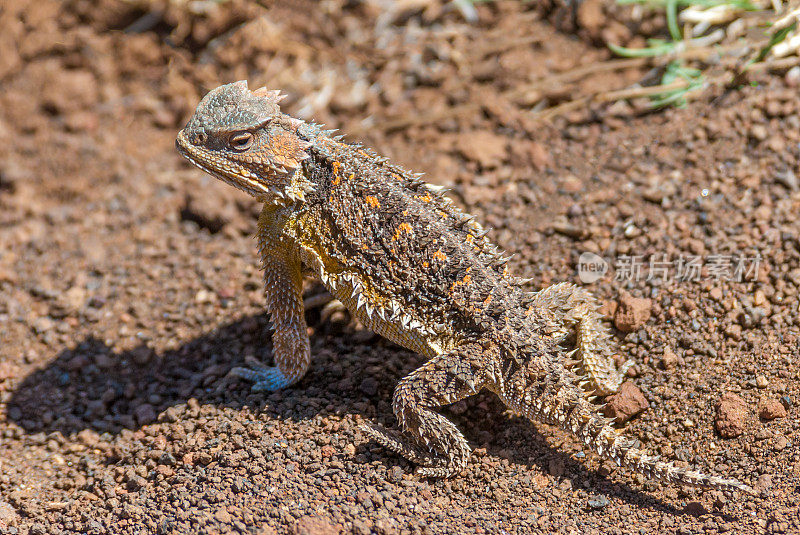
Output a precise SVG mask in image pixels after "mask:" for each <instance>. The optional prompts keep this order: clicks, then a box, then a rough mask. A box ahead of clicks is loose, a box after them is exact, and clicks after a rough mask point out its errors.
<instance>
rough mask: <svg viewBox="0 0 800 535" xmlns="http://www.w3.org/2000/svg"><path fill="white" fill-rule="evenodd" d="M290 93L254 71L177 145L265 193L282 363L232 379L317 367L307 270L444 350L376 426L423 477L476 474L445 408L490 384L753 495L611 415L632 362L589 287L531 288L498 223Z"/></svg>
mask: <svg viewBox="0 0 800 535" xmlns="http://www.w3.org/2000/svg"><path fill="white" fill-rule="evenodd" d="M280 100H281V96H280V93H279V92H278V91H269V90H267V89H266V88H261V89H258V90H255V91H251V90H249V89H248V87H247V82H245V81H240V82H236V83H232V84H228V85H224V86H221V87H218V88H216V89H214V90H213V91H211V92H210V93H209V94H208V95H206V96H205V97H204V98H203V100H202V101H201V102H200V104H199V105H198V107H197V110H196V111H195V113H194V115H193V117H192V118H191V119H190V121H189V122H188V124H187V125H186V127H185V128H184V129H183V130H181V131H180V132H179V134H178V137H177V140H176V145H177V148H178V150H179V151H180V153H181V154H182V155H183V156H184V157H186V158H187V159H189V160H190V161H191V162H192V163H194V164H195V165H196V166H198V167H199V168H201V169H203V170H204V171H206V172H208V173H210V174H211V175H213V176H215V177H217V178H219V179H221V180H223V181H225V182H227V183H229V184H231V185H233V186H235V187H237V188H239V189H241V190H243V191H245V192H247V193H249V194H250V195H252V196H254V197H255V198H256V199H258V200H259V201H261V202H263V210H262V212H261V216H260V218H259V222H258V246H259V251H260V255H261V259H262V263H263V268H264V277H265V295H266V306H267V310H268V311H269V313H270V314H271V319H272V325H273V328H274V331H275V332H274V335H273V354H274V358H275V366H274V367H265V366H254V367H250V368H235V369H234V370H233V373H235V374H236V375H238V376H240V377H242V378H245V379H247V380H250V381H253V382H254V386H253V388H255V389H257V390H268V391H273V390H277V389H280V388H284V387H287V386H289V385H292V384H294V383H296V382H297V381H299V380H300V379H301V378H302V377H303V375H304V374H305V373H306V371H307V370H308V368H309V365H310V363H311V350H310V346H309V338H308V334H307V330H306V322H305V318H304V310H303V300H302V295H301V291H302V271H301V269H302V267H303V266H305V267H306V268H310V270H311V271H313V273H314V274H315V275H316V276H317V277H318V278H319V279H320V280H321V281H322V283H323V284H324V285H325V286H326V287H327V288H328V290H329V291H330V292H331V293H332V294H333V295H334V296H335V297H336V298H338V299H339V300H340V301H341V302H342V303H343V304H344V306H346V307H347V308H348V309H349V310H350V311H351V312H352V313H353V314H354V315H355V316H356V317H357V318H358V319H359V320H360V321H361V322H362V323H363V324H364V325H365V326H366V327H368V328H370V329H372V330H374V331H375V332H376V333H378V334H380V335H382V336H384V337H386V338H388V339H389V340H392V341H394V342H395V343H397V344H400V345H402V346H404V347H406V348H408V349H410V350H412V351H415V352H418V353H420V354H422V355H424V356H425V357H427V358H428V359H429V360H427V362H426V363H425V364H424V365H422V366H421V367H419V368H418V369H417V370H415V371H414V372H412V373H410V374H409V375H408V376H406V377H404V378H403V379H402V380H401V381H400V383H399V384H398V385H397V388H396V390H395V393H394V397H393V409H394V413H395V415H396V417H397V420H398V422H399V425H400V431H394V430H387V429H384V428H382V427H379V426H377V425H371V424H368V425H366V426H365V430H366V431H367V433H368V434H369V435H370V436H371V437H373V438H374V439H375V440H376V441H377V442H379V443H380V444H382V445H383V446H385V447H387V448H388V449H390V450H393V451H395V452H397V453H399V454H400V455H402V456H404V457H406V458H407V459H409V460H410V461H412V462H414V463H416V464H419V465H421V466H420V468H419V469H418V473H419V474H421V475H422V476H429V477H450V476H454V475H456V474H458V473H460V472H461V471H462V470H464V468H465V467H466V465H467V462H468V459H469V456H470V448H469V445H468V444H467V441H466V440H465V438H464V436H463V435H462V434H461V432H460V431H459V430H458V429H457V428H456V426H455V425H454V424H453V423H452V422H450V421H449V420H447V419H446V418H444V417H443V416H442V415H441V414H439V413H438V412H436V409H437V408H439V407H441V406H443V405H447V404H450V403H454V402H456V401H458V400H461V399H464V398H466V397H468V396H471V395H473V394H476V393H478V392H479V391H481V390H483V389H486V390H490V391H492V392H494V393H495V394H496V395H497V396H499V398H500V399H501V400H502V401H503V402H504V403H505V404H506V405H507V406H508V407H509V408H511V409H512V410H513V411H514V412H516V413H518V414H521V415H524V416H525V417H527V418H529V419H532V420H540V421H543V422H546V423H549V424H554V425H558V426H560V427H562V428H564V429H567V430H570V431H572V432H573V433H575V435H577V436H578V437H579V438H580V439H581V440H582V441H583V442H584V443H585V444H586V445H587V446H588V447H590V448H591V449H593V450H595V451H596V452H597V453H598V454H600V455H601V456H602V457H604V458H608V459H612V460H614V461H616V462H617V463H618V464H621V465H624V466H627V467H630V468H632V469H633V470H636V471H638V472H641V473H642V474H644V475H645V476H648V477H651V478H655V479H660V480H664V481H679V482H681V483H684V484H688V485H695V486H707V487H717V488H729V489H741V490H745V491H749V490H750V489H749V487H747V486H746V485H744V484H742V483H740V482H738V481H735V480H731V479H722V478H719V477H715V476H709V475H705V474H702V473H700V472H697V471H694V470H688V469H685V468H679V467H676V466H675V465H673V464H671V463H668V462H661V461H659V460H657V458H656V457H653V456H650V455H648V454H647V453H645V452H643V451H642V450H640V449H638V448H637V446H636V442H635V441H634V440H633V439H631V438H629V437H627V436H626V435H624V434H622V433H621V432H619V431H618V430H617V429H616V428H615V427H614V426H613V425H612V421H611V420H610V419H608V418H605V417H603V416H602V415H601V414H600V413H599V407H598V405H596V404H595V403H594V402H593V400H594V398H595V396H601V395H605V394H609V393H611V392H614V391H615V390H616V389H617V387H618V386H619V384H620V382H621V381H622V377H623V372H624V369H617V368H616V367H615V366H614V363H613V361H612V359H611V351H610V349H609V348H610V343H609V342H608V340H607V335H606V332H605V329H604V327H603V326H602V323H601V321H600V315H599V314H598V313H597V311H596V308H597V307H596V305H595V303H594V300H593V299H592V297H591V295H590V294H589V293H588V292H586V291H585V290H583V289H580V288H577V287H575V286H572V285H569V284H556V285H554V286H551V287H548V288H545V289H543V290H541V291H539V292H537V293H530V292H527V291H525V290H524V289H523V288H522V287H521V280H520V279H518V278H516V277H514V276H513V275H512V274H510V273H509V270H508V268H507V265H506V264H507V260H508V258H507V257H505V256H503V255H502V254H501V252H500V251H499V250H498V248H497V247H495V246H494V245H492V243H491V242H490V241H489V240H488V238H487V237H486V234H487V232H486V231H485V230H484V229H483V228H482V227H481V226H480V225H479V224H478V223H477V222H476V221H475V220H474V219H473V218H472V217H471V216H469V215H467V214H465V213H464V212H462V211H461V210H459V209H458V208H457V207H456V206H455V205H454V204H453V203H452V202H451V201H450V200H449V199H448V198H447V197H446V196H444V195H443V193H442V191H440V189H439V188H437V187H434V186H433V185H431V184H427V183H425V182H423V181H422V180H421V179H420V178H419V176H418V175H414V174H411V173H409V172H408V171H406V170H404V169H402V168H400V167H398V166H396V165H393V164H391V163H389V162H388V161H387V160H386V159H384V158H381V157H379V156H378V155H376V154H375V153H374V152H372V151H371V150H369V149H366V148H364V147H362V146H360V145H357V144H348V143H345V142H343V141H342V139H341V138H340V137H335V136H333V135H332V133H331V132H328V131H324V130H322V129H321V128H320V127H318V126H316V125H314V124H310V123H307V122H304V121H302V120H299V119H296V118H293V117H291V116H289V115H286V114H284V113H282V112H281V110H280V107H279V101H280Z"/></svg>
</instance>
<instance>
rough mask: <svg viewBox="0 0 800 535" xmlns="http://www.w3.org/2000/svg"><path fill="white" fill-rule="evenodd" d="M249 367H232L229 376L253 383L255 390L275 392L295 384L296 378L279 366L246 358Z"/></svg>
mask: <svg viewBox="0 0 800 535" xmlns="http://www.w3.org/2000/svg"><path fill="white" fill-rule="evenodd" d="M245 362H246V363H247V367H240V366H239V367H236V368H231V371H229V372H228V376H229V377H238V378H240V379H244V380H246V381H250V382H251V383H253V386H251V387H250V389H251V390H252V391H253V392H275V391H276V390H280V389H282V388H285V387H287V386H290V385H292V384H294V383H295V382H297V381H296V379H293V378H291V377H287V376H286V375H285V374H284V373H283V372H282V371H281V370H280V369H279V368H278V367H277V366H264V365H263V364H261V363H260V362H258V361H257V360H256V359H254V358H252V357H249V358H247V359H245Z"/></svg>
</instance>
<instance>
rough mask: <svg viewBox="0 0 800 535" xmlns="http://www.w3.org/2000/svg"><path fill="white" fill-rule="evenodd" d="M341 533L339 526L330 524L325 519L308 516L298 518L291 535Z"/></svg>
mask: <svg viewBox="0 0 800 535" xmlns="http://www.w3.org/2000/svg"><path fill="white" fill-rule="evenodd" d="M341 532H342V529H341V527H340V526H335V525H333V524H331V523H330V522H329V521H328V520H327V519H325V518H322V517H319V516H310V515H306V516H303V517H300V518H299V519H298V520H297V522H295V524H294V526H293V527H292V533H293V535H339V533H341Z"/></svg>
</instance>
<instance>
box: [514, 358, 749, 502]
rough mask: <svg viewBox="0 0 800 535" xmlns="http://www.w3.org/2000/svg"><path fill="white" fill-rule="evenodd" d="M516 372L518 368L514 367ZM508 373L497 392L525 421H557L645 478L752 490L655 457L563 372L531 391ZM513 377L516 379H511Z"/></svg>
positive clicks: (605, 456) (603, 454)
mask: <svg viewBox="0 0 800 535" xmlns="http://www.w3.org/2000/svg"><path fill="white" fill-rule="evenodd" d="M520 371H522V370H520ZM514 375H517V377H513V376H512V377H511V378H509V379H510V380H509V381H507V382H506V383H505V387H506V388H504V389H503V391H502V392H500V397H501V398H502V399H503V401H504V402H505V403H506V405H508V407H509V408H511V409H512V410H514V411H515V412H517V413H518V414H521V415H522V416H525V417H526V418H528V419H529V420H538V421H541V422H544V423H548V424H552V425H557V426H559V427H561V428H562V429H565V430H567V431H571V432H573V433H574V434H575V435H576V436H577V437H578V438H580V439H581V440H582V441H583V442H584V444H586V446H587V447H589V448H590V449H592V450H593V451H595V452H596V453H597V454H598V455H600V456H601V457H603V458H605V459H610V460H612V461H614V462H615V463H617V465H619V466H624V467H627V468H630V469H632V470H634V471H636V472H638V473H641V474H642V475H644V476H645V477H648V478H650V479H657V480H660V481H664V482H677V483H682V484H684V485H690V486H694V487H707V488H716V489H723V490H732V489H735V490H741V491H744V492H747V493H750V494H752V493H753V489H752V488H751V487H749V486H747V485H745V484H744V483H741V482H739V481H737V480H735V479H724V478H721V477H716V476H710V475H706V474H703V473H702V472H698V471H696V470H689V469H687V468H680V467H678V466H675V465H674V464H672V463H670V462H664V461H660V460H659V457H658V456H654V455H649V454H648V453H646V452H645V451H643V450H641V449H639V448H638V447H637V445H638V442H637V441H636V440H635V439H633V438H631V437H629V436H627V435H625V434H623V433H622V432H621V431H620V430H618V429H617V428H615V427H614V426H613V421H614V420H613V419H611V418H606V417H605V416H602V415H601V414H600V413H599V412H598V409H599V407H598V406H597V405H595V404H593V403H592V402H590V401H589V399H588V395H587V394H586V393H585V392H583V390H582V389H580V388H579V387H577V386H576V385H575V382H574V381H573V380H572V379H574V378H573V377H570V375H571V374H570V373H569V372H568V371H566V370H563V369H562V370H558V371H553V372H551V374H549V375H548V376H547V377H546V378H544V381H543V384H544V387H543V388H542V382H539V381H537V383H538V385H537V386H538V388H535V390H536V392H532V391H531V386H532V385H530V384H529V385H527V387H526V386H525V385H523V384H522V382H521V381H520V380H519V375H521V374H514ZM515 379H517V380H515Z"/></svg>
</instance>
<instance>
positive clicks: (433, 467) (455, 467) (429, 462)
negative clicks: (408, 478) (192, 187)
mask: <svg viewBox="0 0 800 535" xmlns="http://www.w3.org/2000/svg"><path fill="white" fill-rule="evenodd" d="M360 427H361V429H362V430H363V431H364V432H365V433H366V434H367V435H369V436H370V438H372V439H373V440H374V441H375V442H377V443H378V444H380V445H381V446H383V447H384V448H386V449H388V450H391V451H393V452H394V453H396V454H398V455H400V456H401V457H404V458H405V459H407V460H408V461H410V462H412V463H414V464H418V465H420V466H419V468H417V469H416V471H415V473H416V474H417V475H418V476H420V477H431V478H437V479H438V478H447V477H452V476H454V475H457V474H459V473H461V472H462V471H463V470H464V468H465V467H466V464H467V459H466V458H464V459H456V460H453V461H450V460H448V459H447V457H445V456H442V455H439V454H437V453H436V452H433V451H427V450H426V449H424V448H423V447H421V446H419V445H418V444H415V443H413V442H411V441H410V440H409V439H408V438H406V437H405V436H403V434H402V433H400V432H399V431H395V430H392V429H386V428H385V427H383V426H380V425H377V424H373V423H364V424H361V426H360Z"/></svg>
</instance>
